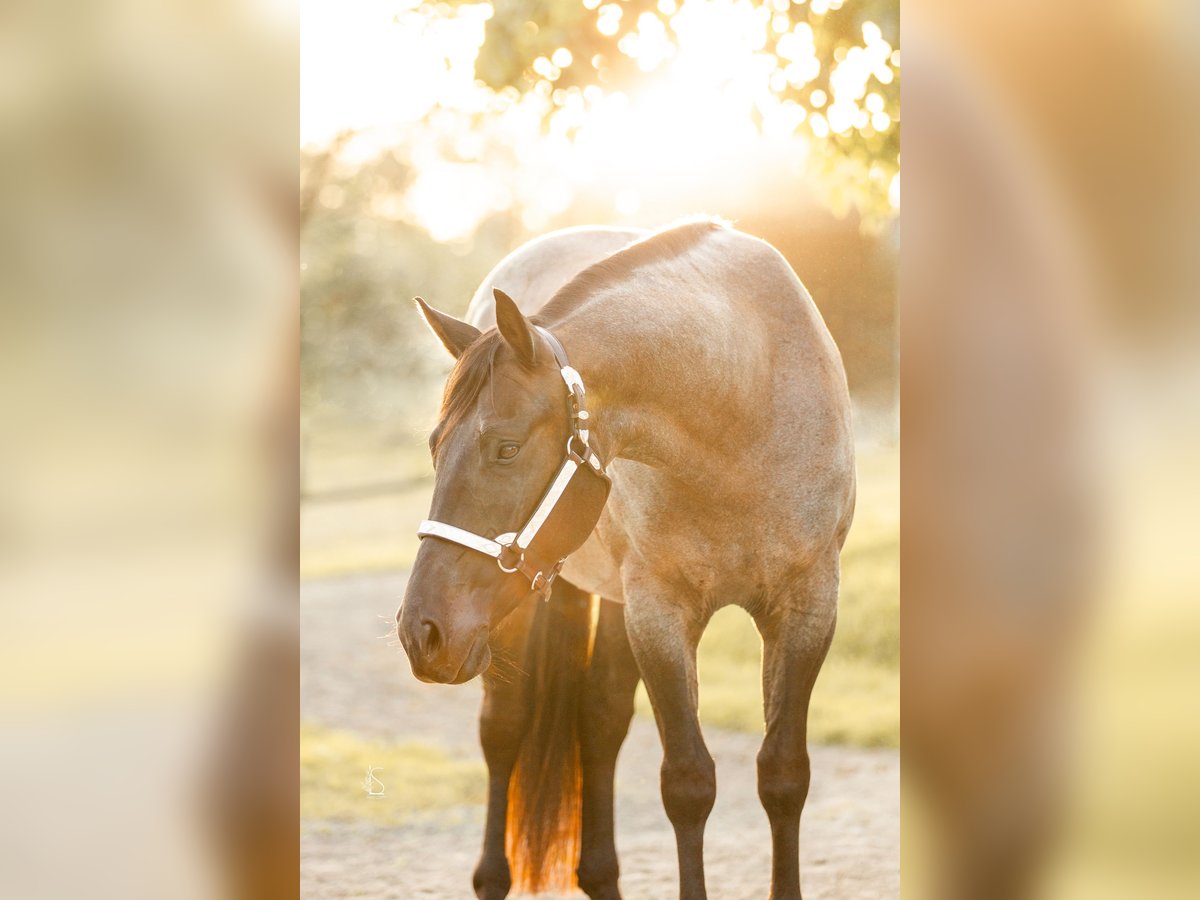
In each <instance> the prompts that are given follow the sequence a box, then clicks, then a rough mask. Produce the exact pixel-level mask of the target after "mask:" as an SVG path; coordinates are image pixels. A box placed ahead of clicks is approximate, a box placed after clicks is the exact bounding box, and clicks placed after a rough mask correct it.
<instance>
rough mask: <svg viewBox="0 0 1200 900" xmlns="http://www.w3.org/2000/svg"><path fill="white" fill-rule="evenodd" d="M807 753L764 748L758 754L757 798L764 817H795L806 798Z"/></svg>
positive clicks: (801, 750)
mask: <svg viewBox="0 0 1200 900" xmlns="http://www.w3.org/2000/svg"><path fill="white" fill-rule="evenodd" d="M810 779H811V769H810V767H809V762H808V753H807V752H806V751H805V750H804V749H803V748H801V749H800V750H799V751H798V752H797V751H793V752H780V751H778V750H774V749H769V748H767V747H764V748H763V750H762V751H761V752H760V753H759V754H758V798H759V800H761V801H762V805H763V809H765V810H766V811H767V815H768V816H772V817H774V816H799V815H800V811H801V810H802V809H803V808H804V801H805V800H806V799H807V798H808V785H809V781H810Z"/></svg>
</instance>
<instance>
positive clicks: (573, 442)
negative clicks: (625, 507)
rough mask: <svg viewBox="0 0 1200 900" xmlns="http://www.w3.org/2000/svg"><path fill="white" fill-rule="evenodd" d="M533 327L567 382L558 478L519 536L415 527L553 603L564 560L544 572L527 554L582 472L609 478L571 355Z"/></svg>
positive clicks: (448, 527) (443, 525)
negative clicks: (518, 578) (566, 431)
mask: <svg viewBox="0 0 1200 900" xmlns="http://www.w3.org/2000/svg"><path fill="white" fill-rule="evenodd" d="M534 328H536V329H537V330H538V332H539V333H540V334H541V335H542V337H544V338H545V339H546V342H547V343H548V344H549V345H550V349H551V351H552V352H553V353H554V358H555V360H556V361H557V362H558V371H559V374H560V375H562V379H563V383H564V384H565V385H566V386H567V393H568V399H569V401H570V411H571V436H570V437H569V438H567V452H566V459H564V460H563V464H562V465H561V466H560V467H559V469H558V473H557V474H556V475H555V476H554V479H553V480H552V481H551V482H550V486H549V487H548V488H547V489H546V493H545V494H544V495H543V496H542V499H541V500H540V501H539V502H538V505H537V507H536V508H535V509H534V510H533V514H532V515H531V516H530V517H529V521H527V522H526V523H525V526H524V527H523V528H522V529H521V530H520V531H519V532H515V531H510V532H507V533H505V534H501V535H497V536H496V537H495V538H486V537H484V536H483V535H480V534H475V533H474V532H473V531H467V530H466V529H465V528H459V527H458V526H457V525H447V524H446V523H445V522H435V521H433V520H431V519H426V520H425V521H424V522H422V523H421V525H420V527H419V528H417V535H418V536H419V537H422V538H427V537H432V538H438V539H439V540H443V541H448V542H450V543H452V544H458V545H459V546H461V547H466V548H468V549H469V550H474V551H475V552H477V553H482V554H483V555H484V556H490V557H491V558H492V559H494V560H496V565H498V566H499V567H500V570H501V571H503V572H510V573H512V572H516V573H518V574H520V575H522V576H523V577H524V578H526V579H528V581H529V586H530V589H531V590H533V592H534V593H536V594H538V595H540V596H541V597H542V599H543V600H548V599H550V587H551V585H553V583H554V579H555V578H556V577H557V576H558V573H559V572H560V571H561V570H562V567H563V563H565V562H566V557H563V558H562V559H560V560H558V561H557V562H555V563H554V565H553V566H550V567H549V568H548V569H542V568H539V567H537V566H536V565H534V564H533V563H532V562H530V561H529V560H528V559H527V558H526V551H527V550H528V549H529V545H530V544H532V543H533V540H534V538H536V537H537V535H538V532H539V531H540V530H541V528H542V525H544V524H545V522H546V520H547V519H548V518H550V513H552V512H553V511H554V507H555V506H556V505H558V501H559V500H561V499H562V495H563V493H564V492H565V491H566V490H567V486H568V485H569V484H570V483H571V479H572V478H574V477H575V475H576V473H577V472H579V470H580V469H581V468H586V469H590V470H591V471H592V472H593V473H594V474H596V475H598V476H600V477H601V478H603V479H605V480H606V481H607V480H608V473H607V472H605V470H604V466H603V464H602V463H601V462H600V457H598V456H597V455H596V453H595V451H593V450H592V447H591V431H590V429H589V424H590V418H591V417H590V416H589V415H588V411H587V404H586V391H585V390H584V387H583V378H582V377H581V376H580V374H579V373H578V372H576V371H575V370H574V369H573V368H571V366H570V365H569V364H568V363H567V351H566V350H565V349H564V348H563V345H562V344H561V343H560V342H559V340H558V338H556V337H555V336H554V335H553V334H551V333H550V332H549V331H547V330H546V329H545V328H542V327H541V326H540V325H535V326H534Z"/></svg>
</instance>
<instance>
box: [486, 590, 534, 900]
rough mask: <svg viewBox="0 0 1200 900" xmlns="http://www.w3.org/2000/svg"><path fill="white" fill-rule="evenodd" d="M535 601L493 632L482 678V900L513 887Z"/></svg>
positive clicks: (498, 896)
mask: <svg viewBox="0 0 1200 900" xmlns="http://www.w3.org/2000/svg"><path fill="white" fill-rule="evenodd" d="M535 602H536V601H534V600H533V599H532V598H531V599H530V600H528V601H526V602H525V603H524V604H523V605H522V606H520V607H519V608H518V609H517V610H516V611H515V612H513V613H512V615H510V616H509V617H508V618H507V619H505V620H504V622H502V623H501V625H500V626H499V627H498V628H497V629H496V630H495V631H494V632H493V633H492V637H491V647H492V653H493V657H494V658H495V660H496V662H495V663H493V665H492V667H491V668H490V669H489V670H488V671H487V672H486V673H485V674H484V676H483V708H482V710H481V711H480V714H479V743H480V745H481V746H482V747H483V757H484V760H485V761H486V762H487V769H488V796H487V820H486V824H485V826H484V831H483V852H482V854H481V855H480V857H479V864H478V865H477V866H476V867H475V874H474V877H473V878H472V884H473V885H474V887H475V894H476V896H477V897H479V900H503V898H504V897H506V896H508V891H509V888H511V887H512V874H511V872H510V871H509V866H508V857H507V856H506V855H505V841H504V839H505V828H506V823H507V819H508V783H509V779H510V778H511V777H512V770H513V766H514V765H515V764H516V760H517V754H518V752H519V751H520V748H521V738H522V737H523V736H524V734H525V728H526V726H527V724H528V721H529V702H528V682H529V679H528V677H527V675H526V673H525V672H523V671H522V669H521V663H522V660H523V657H524V648H525V638H526V636H527V635H528V632H529V622H530V620H531V619H532V615H533V612H534V610H535V607H534V605H533V604H534V603H535Z"/></svg>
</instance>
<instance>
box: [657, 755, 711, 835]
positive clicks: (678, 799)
mask: <svg viewBox="0 0 1200 900" xmlns="http://www.w3.org/2000/svg"><path fill="white" fill-rule="evenodd" d="M662 796H663V807H664V808H665V809H666V811H667V818H668V819H670V820H671V824H672V825H674V826H675V827H676V828H679V827H686V826H689V825H697V824H700V823H703V822H704V821H705V820H706V819H707V818H708V814H709V813H710V812H712V808H713V803H715V802H716V799H717V770H716V766H714V765H713V761H712V757H710V756H708V755H707V754H705V755H704V756H703V757H701V758H697V759H693V760H687V761H672V760H670V759H666V760H664V761H663V766H662Z"/></svg>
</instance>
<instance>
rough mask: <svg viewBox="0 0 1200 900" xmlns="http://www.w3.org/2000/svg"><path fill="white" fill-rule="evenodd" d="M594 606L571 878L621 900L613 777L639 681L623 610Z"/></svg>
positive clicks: (596, 899)
mask: <svg viewBox="0 0 1200 900" xmlns="http://www.w3.org/2000/svg"><path fill="white" fill-rule="evenodd" d="M593 602H596V601H593ZM598 602H599V603H600V609H599V615H598V621H597V624H596V636H595V642H594V644H593V648H592V658H591V663H590V665H589V666H588V671H587V675H586V676H585V681H584V694H583V703H582V704H581V706H580V710H579V738H580V741H579V752H580V762H581V767H582V770H583V833H582V845H581V847H580V854H579V868H578V870H577V873H576V874H577V876H578V880H579V887H580V888H581V889H582V890H583V891H584V893H586V894H587V895H588V897H590V898H591V900H621V894H620V890H619V889H618V886H617V880H618V877H619V875H620V868H619V866H618V863H617V848H616V842H615V838H614V833H613V776H614V772H615V769H616V764H617V754H618V752H619V751H620V749H621V744H622V743H624V741H625V736H626V735H627V734H628V733H629V722H630V720H631V719H632V718H633V698H634V692H635V691H636V690H637V684H638V681H639V680H640V676H639V674H638V668H637V662H636V660H634V658H633V651H632V650H631V649H630V647H629V638H628V635H627V634H626V633H625V610H624V608H623V607H622V606H621V605H620V604H618V603H612V602H609V601H607V600H601V601H598Z"/></svg>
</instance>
